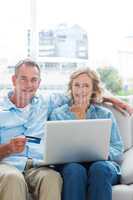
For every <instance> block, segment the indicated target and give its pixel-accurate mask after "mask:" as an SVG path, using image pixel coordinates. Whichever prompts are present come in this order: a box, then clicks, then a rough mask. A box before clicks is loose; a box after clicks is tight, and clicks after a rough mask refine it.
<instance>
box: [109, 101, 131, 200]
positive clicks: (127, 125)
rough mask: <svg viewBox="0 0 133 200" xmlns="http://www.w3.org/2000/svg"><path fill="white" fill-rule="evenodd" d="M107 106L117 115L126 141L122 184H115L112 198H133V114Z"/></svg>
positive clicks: (121, 199) (122, 164) (116, 199)
mask: <svg viewBox="0 0 133 200" xmlns="http://www.w3.org/2000/svg"><path fill="white" fill-rule="evenodd" d="M107 107H108V108H109V109H111V110H112V112H113V114H114V115H115V117H116V120H117V123H118V126H119V128H120V133H121V136H122V139H123V142H124V157H123V161H122V163H121V170H122V176H121V180H120V184H119V185H115V186H113V194H112V200H133V116H129V115H128V114H127V113H125V114H122V113H120V112H119V111H117V110H116V109H115V108H113V107H112V106H109V105H108V106H107Z"/></svg>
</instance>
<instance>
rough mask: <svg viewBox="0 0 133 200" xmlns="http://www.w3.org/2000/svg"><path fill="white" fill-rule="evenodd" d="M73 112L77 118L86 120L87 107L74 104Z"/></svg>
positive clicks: (71, 108)
mask: <svg viewBox="0 0 133 200" xmlns="http://www.w3.org/2000/svg"><path fill="white" fill-rule="evenodd" d="M70 110H71V112H73V113H75V115H76V116H77V118H79V119H85V118H86V105H75V104H73V105H72V106H71V107H70Z"/></svg>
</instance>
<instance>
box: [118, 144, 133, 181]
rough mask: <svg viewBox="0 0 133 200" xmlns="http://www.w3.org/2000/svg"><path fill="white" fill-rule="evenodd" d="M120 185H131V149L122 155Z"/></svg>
mask: <svg viewBox="0 0 133 200" xmlns="http://www.w3.org/2000/svg"><path fill="white" fill-rule="evenodd" d="M121 171H122V175H121V183H122V184H132V183H133V147H132V148H130V149H129V150H127V151H126V152H125V153H124V157H123V161H122V164H121Z"/></svg>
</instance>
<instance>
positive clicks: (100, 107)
mask: <svg viewBox="0 0 133 200" xmlns="http://www.w3.org/2000/svg"><path fill="white" fill-rule="evenodd" d="M93 106H94V107H95V110H96V113H98V114H102V115H107V116H109V115H112V114H113V113H112V111H111V110H110V109H108V108H106V107H104V106H103V105H99V104H94V105H93Z"/></svg>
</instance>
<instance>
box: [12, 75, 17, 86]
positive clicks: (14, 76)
mask: <svg viewBox="0 0 133 200" xmlns="http://www.w3.org/2000/svg"><path fill="white" fill-rule="evenodd" d="M12 84H13V86H15V85H16V75H13V76H12Z"/></svg>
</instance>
